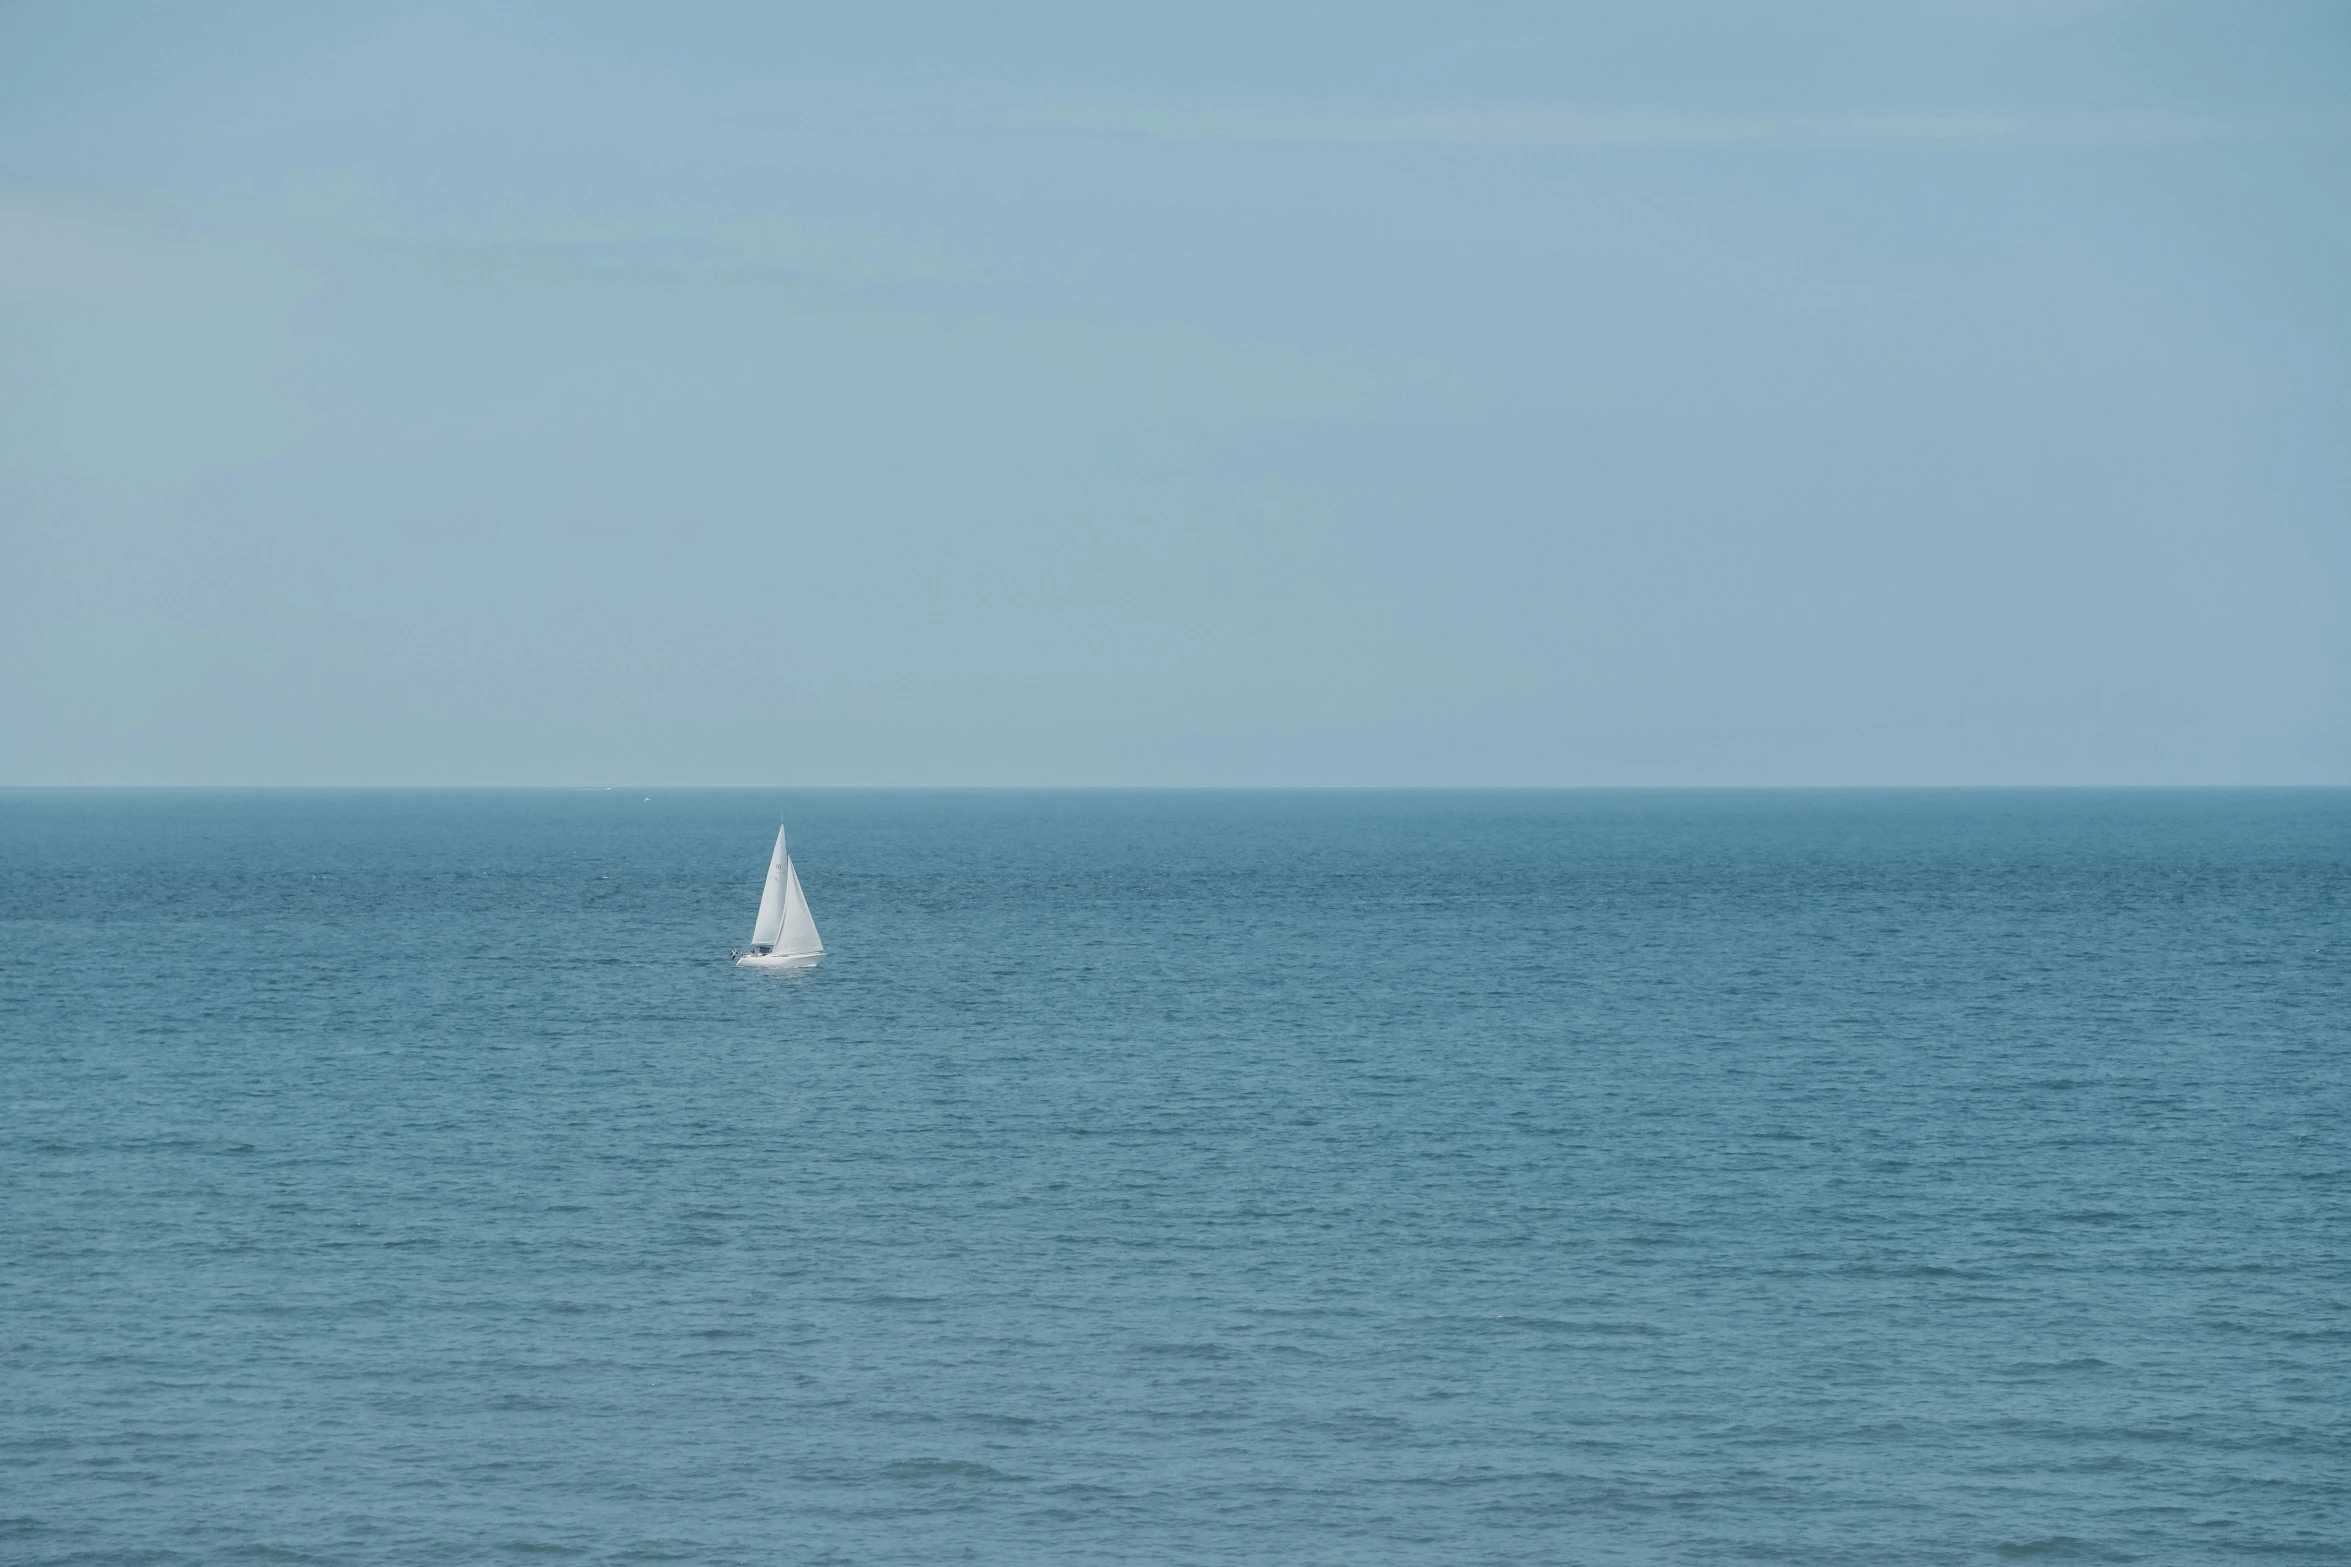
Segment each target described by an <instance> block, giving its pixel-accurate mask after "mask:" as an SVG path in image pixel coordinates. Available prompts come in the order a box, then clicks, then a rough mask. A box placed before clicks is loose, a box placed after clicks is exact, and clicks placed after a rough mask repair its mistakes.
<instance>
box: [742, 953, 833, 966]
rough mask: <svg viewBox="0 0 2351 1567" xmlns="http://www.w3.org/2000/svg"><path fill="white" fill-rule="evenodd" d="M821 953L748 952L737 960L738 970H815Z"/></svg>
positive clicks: (822, 955) (821, 956)
mask: <svg viewBox="0 0 2351 1567" xmlns="http://www.w3.org/2000/svg"><path fill="white" fill-rule="evenodd" d="M823 957H824V954H823V953H821V952H746V953H744V954H743V955H742V956H741V957H739V958H737V959H735V967H737V968H814V967H816V965H817V962H818V960H820V959H821V958H823Z"/></svg>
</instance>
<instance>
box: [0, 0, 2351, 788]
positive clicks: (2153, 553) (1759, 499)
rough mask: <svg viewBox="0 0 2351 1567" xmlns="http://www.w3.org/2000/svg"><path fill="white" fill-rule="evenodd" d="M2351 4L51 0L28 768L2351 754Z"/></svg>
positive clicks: (1157, 768)
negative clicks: (126, 1)
mask: <svg viewBox="0 0 2351 1567" xmlns="http://www.w3.org/2000/svg"><path fill="white" fill-rule="evenodd" d="M2347 589H2351V6H2347V5H2344V4H2341V3H2326V4H2320V3H2294V0H2229V3H2196V0H1788V3H1785V4H1776V5H1772V6H1758V5H1755V4H1752V3H1750V0H1717V3H1693V0H1642V3H1637V4H1635V3H1625V4H1585V5H1577V6H1569V5H1563V4H1557V3H1551V4H1540V5H1509V4H1504V5H1489V4H1478V3H1454V4H1445V5H1433V4H1432V5H1423V6H1394V5H1336V4H1281V3H1257V4H1249V5H1236V6H1219V5H1187V6H1168V7H1150V8H1145V7H1123V8H1121V7H1099V6H1078V5H1068V6H1038V5H1029V4H1023V3H1017V0H1008V3H998V4H989V5H983V6H973V5H967V4H944V5H935V6H902V5H889V4H876V5H857V6H845V5H830V6H824V7H810V8H804V9H795V8H790V7H784V6H770V5H717V4H690V3H671V4H662V5H658V6H655V5H640V6H633V7H619V6H599V5H593V4H577V5H568V6H528V7H524V6H516V7H510V8H509V7H498V6H494V5H490V6H484V5H463V6H435V5H432V4H419V3H400V4H387V5H373V4H367V3H364V0H361V3H355V4H350V5H340V6H331V7H315V6H300V5H273V6H254V5H241V4H236V3H223V4H216V5H209V6H205V7H193V6H184V5H176V4H168V5H152V6H135V5H117V4H109V3H104V0H91V3H73V4H66V3H62V0H60V3H54V4H27V3H22V0H17V3H0V784H486V785H504V784H517V785H521V784H619V783H629V784H662V785H698V784H709V785H722V784H723V785H760V786H765V785H777V786H788V785H868V784H870V785H1089V784H1141V785H1194V784H1200V785H1326V784H1335V785H1355V784H1360V785H1708V786H1711V785H1768V786H1777V785H1914V784H1937V785H1941V784H1951V785H1970V784H2052V785H2066V784H2238V783H2242V784H2263V783H2287V784H2291V783H2330V784H2343V783H2351V594H2347Z"/></svg>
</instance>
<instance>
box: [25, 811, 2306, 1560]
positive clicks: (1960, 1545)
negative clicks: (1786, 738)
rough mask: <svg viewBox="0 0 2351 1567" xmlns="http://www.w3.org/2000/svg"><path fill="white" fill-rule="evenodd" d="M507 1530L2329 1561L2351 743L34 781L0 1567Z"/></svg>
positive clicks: (360, 1545) (410, 1556) (247, 1556)
mask: <svg viewBox="0 0 2351 1567" xmlns="http://www.w3.org/2000/svg"><path fill="white" fill-rule="evenodd" d="M779 819H781V820H783V821H785V822H786V823H787V824H788V825H789V828H790V831H791V842H792V852H793V857H794V859H795V861H796V862H797V864H798V866H799V870H800V874H801V878H802V881H803V883H804V884H805V886H806V888H807V892H808V897H809V899H810V902H811V903H812V905H813V907H814V910H815V914H816V919H817V922H818V925H819V927H820V929H821V931H822V933H823V936H824V940H825V944H826V947H827V949H828V951H827V956H826V958H825V960H824V962H823V963H822V964H821V965H820V966H819V967H818V968H816V969H815V970H813V971H810V972H807V973H803V974H790V973H786V974H773V973H755V972H750V971H742V970H737V969H735V968H734V967H732V966H731V965H730V963H729V962H728V957H727V954H728V949H729V948H730V947H732V946H739V945H741V944H742V943H743V942H744V941H745V940H746V939H747V937H748V936H749V933H750V926H751V918H752V913H753V909H754V907H755V905H756V903H757V901H758V896H759V887H760V881H761V877H762V875H763V873H764V870H765V867H766V862H767V855H768V850H769V847H770V845H771V843H772V840H773V837H774V833H775V828H776V824H777V821H778V820H779ZM538 1559H573V1560H580V1561H585V1562H612V1563H621V1562H664V1561H676V1562H710V1563H828V1562H842V1563H848V1562H874V1563H935V1562H957V1561H977V1562H1006V1563H1063V1562H1067V1563H1081V1562H1082V1563H1128V1562H1132V1563H1161V1562H1168V1563H1179V1562H1281V1563H1325V1562H1327V1563H1350V1564H1353V1563H1381V1562H1447V1563H1452V1562H1494V1563H1505V1562H1508V1563H1518V1562H1525V1563H1585V1562H1589V1563H1651V1562H1656V1563H1680V1562H1802V1563H1870V1564H1878V1563H1894V1562H1922V1563H1935V1562H1954V1563H1957V1562H1968V1563H1974V1562H1998V1561H2008V1560H2032V1561H2049V1562H2069V1561H2091V1562H2106V1561H2112V1562H2124V1561H2136V1562H2158V1563H2171V1562H2177V1563H2207V1562H2232V1561H2253V1560H2261V1561H2289V1562H2291V1561H2308V1562H2328V1563H2334V1562H2342V1561H2345V1560H2351V791H2342V790H2303V791H2291V790H2281V791H2247V792H2231V791H2180V792H2169V791H2130V792H2099V791H2070V792H2069V791H2059V792H2031V791H2013V792H2011V791H1990V792H1948V793H1945V792H1905V791H1895V792H1866V791H1861V792H1756V793H1745V792H1719V793H1718V792H1691V793H1679V792H1625V793H1614V792H1576V791H1569V792H1528V793H1516V792H1490V793H1489V792H1471V793H1445V792H1402V793H1384V792H1268V793H1245V792H1243V793H1220V792H1170V793H1157V792H1073V793H1050V792H1039V793H1030V792H938V793H931V792H888V791H870V792H861V791H850V792H822V791H809V792H792V791H745V792H715V791H708V792H705V791H686V792H680V791H668V790H652V791H647V790H643V789H637V790H613V791H602V790H598V791H516V792H463V791H449V792H441V791H411V792H399V791H394V792H367V791H348V792H345V791H317V792H301V791H289V792H239V791H218V792H201V791H199V792H138V791H129V792H99V791H93V792H70V791H23V790H20V791H14V792H8V793H0V1561H6V1562H8V1563H67V1562H71V1563H179V1562H186V1563H214V1562H286V1563H300V1562H322V1563H328V1562H332V1563H354V1564H374V1563H386V1564H389V1563H401V1564H414V1563H438V1562H504V1561H527V1560H538Z"/></svg>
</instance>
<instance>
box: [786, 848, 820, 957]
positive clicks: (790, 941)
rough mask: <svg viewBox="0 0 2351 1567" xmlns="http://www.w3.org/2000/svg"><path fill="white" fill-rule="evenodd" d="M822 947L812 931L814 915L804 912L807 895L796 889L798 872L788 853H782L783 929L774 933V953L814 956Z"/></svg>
mask: <svg viewBox="0 0 2351 1567" xmlns="http://www.w3.org/2000/svg"><path fill="white" fill-rule="evenodd" d="M822 951H824V942H823V941H821V940H820V939H818V937H817V934H816V916H815V915H813V914H811V913H809V912H808V898H807V896H806V894H804V893H802V892H801V890H800V873H799V872H798V871H796V870H794V869H793V868H792V860H791V856H789V855H786V856H785V857H784V918H783V929H782V930H781V931H780V932H778V933H777V936H776V953H777V955H778V956H781V957H789V958H802V957H814V956H815V955H816V954H817V953H819V952H822Z"/></svg>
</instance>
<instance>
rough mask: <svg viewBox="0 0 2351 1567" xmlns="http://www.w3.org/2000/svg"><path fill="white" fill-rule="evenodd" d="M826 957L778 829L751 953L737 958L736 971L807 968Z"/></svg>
mask: <svg viewBox="0 0 2351 1567" xmlns="http://www.w3.org/2000/svg"><path fill="white" fill-rule="evenodd" d="M823 956H824V943H823V942H822V941H820V940H818V939H817V934H816V916H815V915H813V914H810V913H809V912H808V898H807V896H806V895H805V894H803V893H802V892H801V891H800V873H799V872H798V871H796V870H794V869H792V857H791V856H790V855H789V854H786V853H785V852H784V830H783V829H782V828H781V827H778V828H777V829H776V852H775V853H774V855H773V856H771V857H770V858H769V860H768V862H767V885H766V886H765V887H764V888H762V889H761V890H760V894H759V918H758V920H757V921H756V922H755V923H754V924H753V925H752V927H751V950H750V951H748V952H745V953H740V954H738V955H737V956H736V958H735V966H736V967H737V968H807V967H808V966H809V965H810V964H812V963H814V962H815V961H816V960H817V959H818V958H821V957H823Z"/></svg>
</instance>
